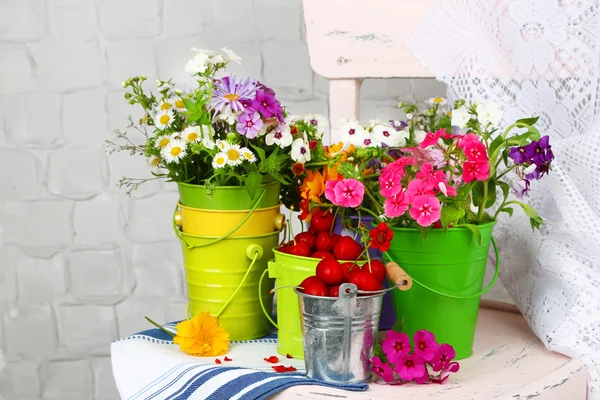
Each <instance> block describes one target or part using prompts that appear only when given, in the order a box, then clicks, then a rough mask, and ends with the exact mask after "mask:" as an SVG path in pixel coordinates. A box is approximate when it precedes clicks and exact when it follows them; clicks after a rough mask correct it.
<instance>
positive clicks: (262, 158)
mask: <svg viewBox="0 0 600 400" xmlns="http://www.w3.org/2000/svg"><path fill="white" fill-rule="evenodd" d="M250 146H252V148H253V149H254V150H256V152H257V153H258V158H260V161H261V162H262V161H265V160H266V159H267V154H266V153H265V151H264V150H263V149H262V148H260V147H258V146H255V145H253V144H250Z"/></svg>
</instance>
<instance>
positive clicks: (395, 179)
mask: <svg viewBox="0 0 600 400" xmlns="http://www.w3.org/2000/svg"><path fill="white" fill-rule="evenodd" d="M401 181H402V173H400V172H399V171H388V170H386V169H384V170H383V172H382V174H381V176H379V186H380V188H381V189H380V193H381V195H382V196H383V197H390V196H395V195H397V194H398V193H399V192H400V191H401V190H402V186H401V185H400V182H401Z"/></svg>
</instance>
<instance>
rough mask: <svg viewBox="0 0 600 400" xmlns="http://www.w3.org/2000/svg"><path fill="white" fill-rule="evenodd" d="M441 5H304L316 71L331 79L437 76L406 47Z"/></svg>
mask: <svg viewBox="0 0 600 400" xmlns="http://www.w3.org/2000/svg"><path fill="white" fill-rule="evenodd" d="M438 1H439V0H418V1H406V0H405V1H399V0H369V1H367V2H364V1H360V2H359V1H351V0H326V1H324V0H303V4H304V20H305V24H306V41H307V44H308V53H309V55H310V63H311V66H312V69H313V70H314V71H315V72H316V73H317V74H319V75H321V76H323V77H325V78H329V79H339V78H365V77H372V78H391V77H432V75H431V73H430V72H429V71H427V70H426V69H425V68H424V67H423V66H422V65H421V63H420V62H419V61H418V60H417V59H416V58H415V57H414V56H413V55H412V53H411V52H410V51H409V50H408V49H407V48H406V45H405V44H406V42H407V40H408V39H409V38H410V37H411V36H412V32H413V31H414V29H415V27H416V26H417V25H418V24H419V23H420V22H421V20H422V19H423V18H424V17H425V15H426V14H427V13H428V12H429V11H430V10H431V9H432V8H433V6H434V5H436V4H437V3H438Z"/></svg>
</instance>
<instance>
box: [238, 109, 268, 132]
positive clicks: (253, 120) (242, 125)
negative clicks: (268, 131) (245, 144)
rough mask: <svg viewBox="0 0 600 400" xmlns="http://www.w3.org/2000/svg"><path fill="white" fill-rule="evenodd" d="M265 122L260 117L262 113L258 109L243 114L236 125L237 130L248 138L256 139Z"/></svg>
mask: <svg viewBox="0 0 600 400" xmlns="http://www.w3.org/2000/svg"><path fill="white" fill-rule="evenodd" d="M263 125H264V123H263V121H262V120H261V119H260V114H259V113H257V112H256V111H254V112H251V113H245V114H241V115H240V116H239V119H238V124H237V125H236V127H235V128H236V130H237V131H238V132H239V133H240V134H242V135H245V136H246V137H247V138H248V139H254V138H255V137H256V136H257V135H258V132H259V131H260V129H261V128H262V127H263Z"/></svg>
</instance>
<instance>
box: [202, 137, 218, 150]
mask: <svg viewBox="0 0 600 400" xmlns="http://www.w3.org/2000/svg"><path fill="white" fill-rule="evenodd" d="M202 145H203V146H204V147H206V148H207V149H208V150H212V149H214V148H215V146H216V145H215V142H213V141H212V139H211V138H210V137H209V136H204V137H202Z"/></svg>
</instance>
